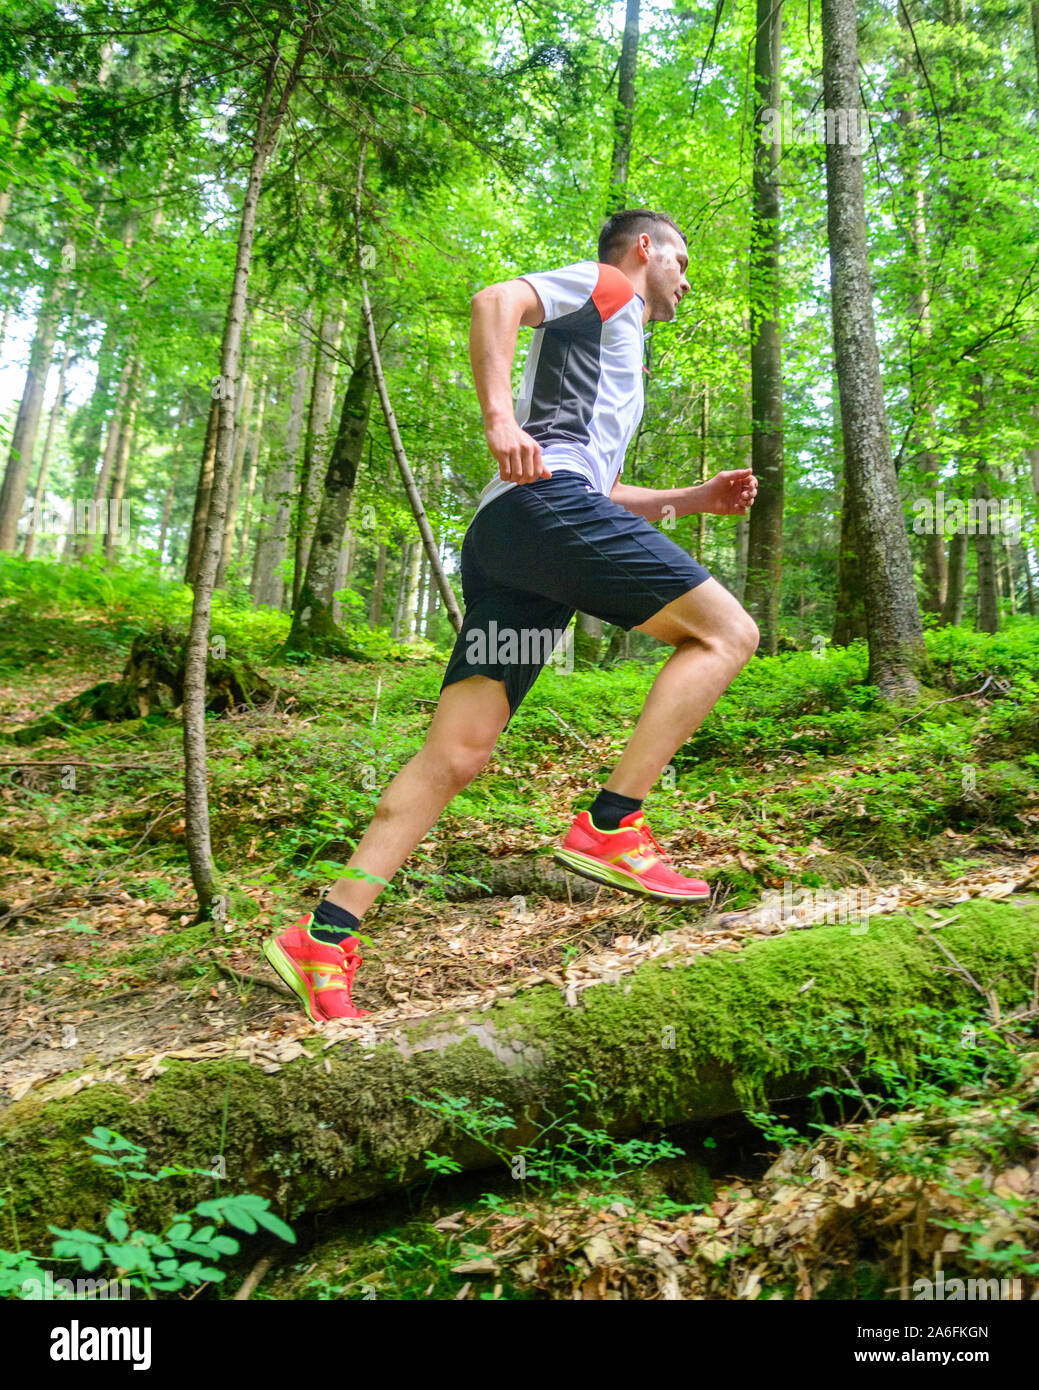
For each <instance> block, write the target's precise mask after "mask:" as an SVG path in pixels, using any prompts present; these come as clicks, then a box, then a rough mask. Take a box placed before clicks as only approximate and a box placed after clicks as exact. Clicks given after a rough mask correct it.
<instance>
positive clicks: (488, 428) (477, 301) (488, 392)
mask: <svg viewBox="0 0 1039 1390" xmlns="http://www.w3.org/2000/svg"><path fill="white" fill-rule="evenodd" d="M544 317H545V312H544V309H543V308H542V306H541V300H540V299H539V298H538V296H537V292H536V291H535V289H534V287H533V285H530V284H528V283H527V281H526V280H507V281H502V282H501V283H499V284H496V285H488V286H487V288H486V289H484V290H480V291H479V292H478V293H477V294H475V295H473V299H472V317H471V319H470V324H469V361H470V362H471V363H472V368H473V381H474V382H475V383H476V395H477V399H478V400H479V402H480V410H481V411H482V412H483V428H484V434H485V435H486V438H487V447H488V449H490V451H491V454H492V455H493V456H494V459H495V461H496V462H497V464H498V472H499V474H500V475H501V478H502V480H503V481H504V482H507V483H529V482H533V480H534V479H535V478H550V477H551V476H552V475H551V473H550V472H549V470H548V469H547V468H546V467H545V465H544V464H543V463H542V461H541V446H540V445H539V444H538V443H537V441H536V440H533V439H531V437H530V435H529V434H525V433H524V431H523V430H521V429H520V427H519V425H517V423H516V416H515V414H514V412H513V409H512V359H513V357H514V356H515V355H516V338H517V336H518V334H519V330H520V327H521V325H522V326H523V327H525V328H536V327H537V326H538V324H539V323H541V322H542V320H543V319H544Z"/></svg>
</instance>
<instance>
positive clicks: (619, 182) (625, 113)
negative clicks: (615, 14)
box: [606, 0, 641, 216]
mask: <svg viewBox="0 0 1039 1390" xmlns="http://www.w3.org/2000/svg"><path fill="white" fill-rule="evenodd" d="M640 7H641V0H627V7H626V9H625V13H624V36H623V38H622V39H621V54H620V62H619V64H618V68H617V105H616V106H615V107H614V114H613V157H612V159H611V161H610V192H609V195H608V198H607V206H606V213H607V216H609V215H610V214H611V213H614V212H618V211H619V210H620V209H621V208H622V207H623V206H624V202H625V196H626V195H625V188H626V185H627V182H628V164H629V162H630V160H631V134H632V128H633V125H634V119H635V73H636V70H637V68H638V58H639V10H640Z"/></svg>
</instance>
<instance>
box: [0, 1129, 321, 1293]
mask: <svg viewBox="0 0 1039 1390" xmlns="http://www.w3.org/2000/svg"><path fill="white" fill-rule="evenodd" d="M85 1143H86V1144H88V1145H89V1146H90V1147H91V1148H92V1149H94V1150H96V1152H95V1153H94V1154H93V1156H92V1157H93V1162H94V1163H96V1164H97V1165H98V1166H99V1167H101V1168H106V1169H109V1170H110V1171H111V1172H112V1173H113V1174H114V1175H115V1176H116V1177H118V1178H119V1180H120V1181H121V1183H122V1186H123V1197H122V1199H120V1200H116V1201H114V1202H113V1203H112V1205H111V1206H110V1208H109V1210H108V1213H107V1215H106V1216H105V1219H104V1223H103V1227H104V1228H103V1230H102V1231H101V1232H97V1231H83V1230H64V1229H62V1228H61V1227H59V1226H53V1225H49V1224H48V1227H47V1229H48V1230H49V1231H50V1232H51V1234H52V1235H53V1236H54V1237H55V1240H54V1242H53V1245H52V1251H53V1257H54V1259H55V1260H58V1261H71V1262H73V1263H75V1264H76V1265H78V1267H79V1268H80V1269H82V1270H84V1271H85V1272H86V1273H87V1274H96V1273H98V1272H101V1273H103V1274H105V1275H106V1277H107V1278H108V1279H112V1280H118V1281H120V1282H122V1283H124V1284H126V1285H128V1286H129V1287H130V1288H134V1289H139V1290H141V1291H142V1292H143V1293H144V1295H145V1297H146V1298H149V1299H154V1298H155V1297H156V1295H157V1294H160V1293H180V1292H181V1291H183V1290H184V1289H186V1288H189V1287H198V1286H201V1285H203V1284H209V1283H212V1284H220V1283H222V1282H223V1281H224V1279H226V1277H227V1275H226V1272H225V1271H224V1270H223V1269H221V1268H219V1264H220V1261H221V1260H222V1259H223V1258H224V1257H225V1256H228V1255H236V1254H238V1253H239V1250H240V1245H239V1242H238V1241H237V1240H236V1239H235V1237H234V1236H230V1235H227V1234H226V1233H225V1229H224V1228H226V1227H228V1226H231V1227H234V1228H235V1229H236V1230H239V1231H243V1232H245V1233H246V1234H248V1235H255V1234H256V1233H257V1231H259V1230H260V1229H261V1228H262V1229H263V1230H265V1231H269V1232H270V1233H271V1234H272V1235H275V1236H277V1237H278V1238H279V1239H280V1240H284V1241H287V1242H289V1243H294V1242H295V1239H296V1237H295V1233H294V1232H293V1230H292V1228H291V1227H290V1226H288V1225H287V1224H286V1223H285V1222H284V1221H282V1220H281V1218H280V1217H279V1216H276V1215H275V1214H274V1212H272V1211H271V1210H270V1203H269V1201H268V1200H267V1198H266V1197H259V1196H257V1195H256V1194H255V1193H249V1192H246V1193H241V1194H238V1195H237V1196H229V1197H215V1198H210V1199H208V1200H206V1201H201V1202H197V1203H196V1204H195V1205H194V1206H193V1207H191V1208H190V1210H188V1211H187V1212H183V1213H178V1214H177V1215H175V1216H174V1217H173V1218H172V1220H171V1221H170V1222H169V1223H168V1224H167V1226H166V1228H165V1230H163V1231H162V1232H159V1233H155V1232H151V1231H145V1230H141V1229H139V1228H137V1227H135V1225H134V1224H133V1214H134V1209H135V1208H134V1204H133V1201H132V1197H133V1192H134V1187H135V1185H136V1184H139V1183H158V1182H165V1181H168V1180H169V1179H172V1178H177V1177H185V1176H192V1175H198V1174H205V1173H207V1172H208V1170H206V1169H200V1168H185V1167H183V1166H181V1165H176V1164H175V1165H171V1166H164V1167H162V1168H159V1169H158V1170H157V1171H155V1172H152V1171H151V1170H149V1169H148V1168H147V1167H146V1166H145V1159H146V1157H147V1151H146V1150H145V1149H144V1148H142V1147H141V1145H139V1144H135V1143H133V1142H132V1141H130V1140H129V1139H125V1138H124V1137H123V1136H122V1135H121V1134H118V1133H116V1132H115V1131H114V1130H110V1129H107V1128H105V1127H104V1126H103V1125H95V1127H94V1130H93V1133H92V1134H89V1135H87V1136H86V1137H85ZM198 1218H201V1224H196V1220H197V1219H198ZM28 1280H37V1281H39V1282H40V1283H41V1284H42V1282H43V1271H42V1268H41V1266H40V1265H39V1262H38V1260H37V1259H36V1258H35V1257H33V1256H31V1255H30V1254H28V1253H27V1252H25V1251H0V1296H6V1297H18V1296H19V1293H23V1292H24V1291H23V1285H24V1283H25V1282H26V1281H28ZM61 1292H62V1291H60V1290H59V1293H61Z"/></svg>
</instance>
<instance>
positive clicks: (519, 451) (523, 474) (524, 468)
mask: <svg viewBox="0 0 1039 1390" xmlns="http://www.w3.org/2000/svg"><path fill="white" fill-rule="evenodd" d="M484 434H485V435H486V436H487V447H488V449H490V451H491V453H492V454H493V455H494V459H495V462H496V463H497V465H498V473H499V476H500V477H501V480H502V482H503V483H520V484H522V483H532V482H533V481H534V480H535V478H551V476H552V474H551V473H550V472H549V470H548V469H547V468H546V467H545V465H544V463H542V461H541V445H540V444H539V443H538V442H537V440H536V439H531V437H530V435H529V434H525V433H524V431H523V430H521V429H520V427H519V425H517V424H516V421H515V418H513V419H512V420H496V421H494V422H492V423H491V424H489V425H486V426H485V427H484Z"/></svg>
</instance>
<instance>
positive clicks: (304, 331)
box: [252, 307, 314, 608]
mask: <svg viewBox="0 0 1039 1390" xmlns="http://www.w3.org/2000/svg"><path fill="white" fill-rule="evenodd" d="M313 323H314V320H313V314H312V311H311V309H310V308H309V307H308V308H307V310H306V312H305V313H304V316H303V324H302V328H301V330H300V343H299V353H298V356H297V359H296V370H295V373H294V374H293V378H292V395H291V397H290V399H289V419H288V425H287V426H286V430H285V445H284V449H283V451H282V452H281V455H280V457H279V458H278V459H276V460H273V461H272V462H271V463H270V464H269V465H268V467H269V468H270V470H271V475H272V484H271V485H272V489H273V498H272V502H271V505H270V509H269V510H268V508H267V507H266V506H265V509H264V519H263V522H262V524H261V530H260V534H259V536H258V537H257V541H256V554H255V555H254V556H253V583H252V592H253V602H254V603H256V604H263V605H265V606H267V607H269V608H280V607H281V606H282V603H283V601H284V597H285V580H284V578H283V576H282V573H281V566H282V563H283V561H284V560H285V556H286V555H287V553H288V544H289V532H290V530H291V528H292V515H293V509H294V507H295V499H296V468H297V464H298V462H299V451H300V445H301V443H302V440H303V410H304V406H305V404H306V398H307V382H308V381H309V380H310V367H311V354H312V351H313V342H312V337H313V334H312V330H313Z"/></svg>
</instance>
